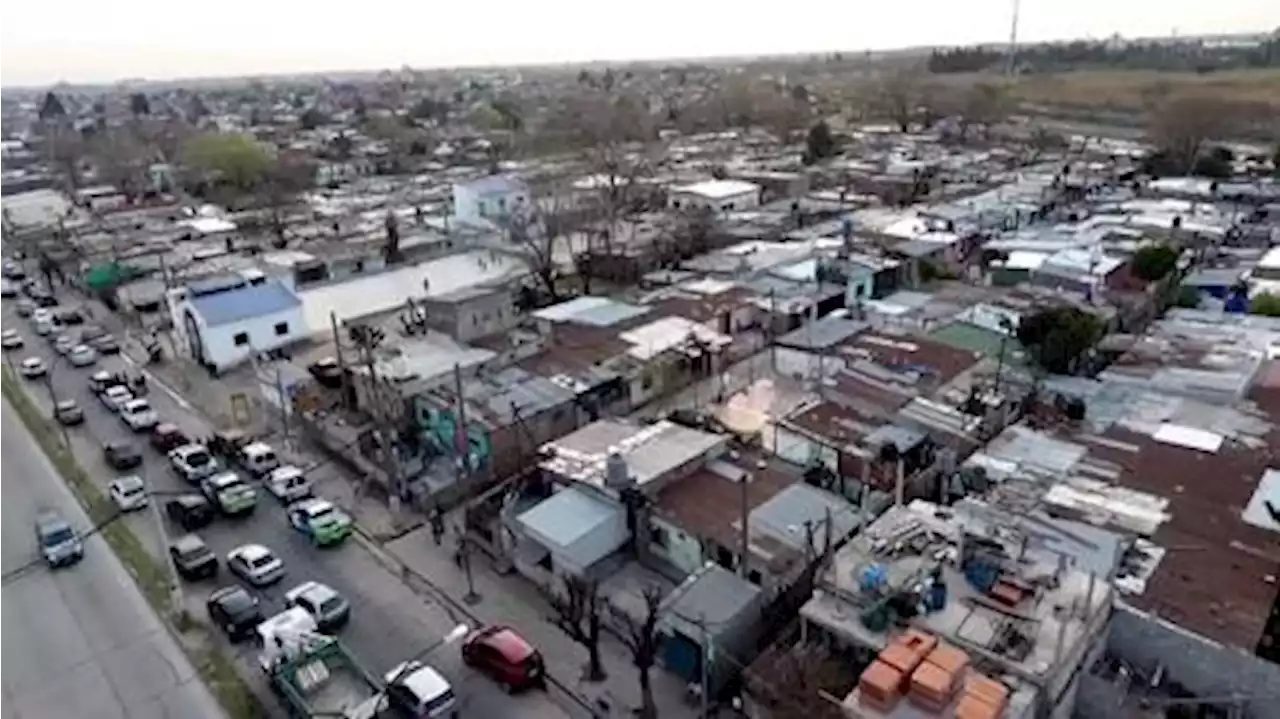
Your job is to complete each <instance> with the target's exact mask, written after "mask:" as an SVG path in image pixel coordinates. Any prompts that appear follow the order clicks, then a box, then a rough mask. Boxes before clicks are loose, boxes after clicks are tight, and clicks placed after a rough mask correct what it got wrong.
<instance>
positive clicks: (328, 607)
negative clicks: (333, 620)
mask: <svg viewBox="0 0 1280 719" xmlns="http://www.w3.org/2000/svg"><path fill="white" fill-rule="evenodd" d="M343 604H344V603H343V601H342V598H341V597H329V598H328V599H326V600H324V601H323V602H320V613H321V614H333V613H334V612H338V611H341V610H342V607H343Z"/></svg>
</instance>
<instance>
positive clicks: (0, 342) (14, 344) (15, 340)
mask: <svg viewBox="0 0 1280 719" xmlns="http://www.w3.org/2000/svg"><path fill="white" fill-rule="evenodd" d="M24 345H26V342H25V341H24V340H23V339H22V335H20V334H18V331H17V330H5V331H4V334H3V335H0V347H3V348H5V349H7V350H16V349H20V348H21V347H23V346H24Z"/></svg>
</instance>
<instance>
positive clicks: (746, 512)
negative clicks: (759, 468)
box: [738, 473, 751, 579]
mask: <svg viewBox="0 0 1280 719" xmlns="http://www.w3.org/2000/svg"><path fill="white" fill-rule="evenodd" d="M749 481H751V474H750V473H746V474H743V475H742V479H740V480H738V485H739V488H740V493H739V495H738V499H739V501H740V502H741V503H742V507H741V509H742V558H741V559H739V560H738V574H739V575H740V576H741V577H742V578H743V579H746V578H747V571H748V569H747V564H749V562H748V558H749V557H750V556H751V540H750V538H749V537H750V531H749V528H748V527H747V519H748V517H749V516H750V514H751V503H750V501H748V495H747V483H748V482H749Z"/></svg>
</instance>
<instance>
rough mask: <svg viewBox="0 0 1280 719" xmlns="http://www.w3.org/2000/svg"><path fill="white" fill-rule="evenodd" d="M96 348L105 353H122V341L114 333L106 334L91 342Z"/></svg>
mask: <svg viewBox="0 0 1280 719" xmlns="http://www.w3.org/2000/svg"><path fill="white" fill-rule="evenodd" d="M90 344H91V345H92V346H93V348H94V349H96V350H98V352H99V353H101V354H104V355H118V354H120V343H119V342H117V341H116V338H115V337H114V336H112V335H109V334H106V335H102V336H101V337H98V338H97V339H95V340H93V342H91V343H90Z"/></svg>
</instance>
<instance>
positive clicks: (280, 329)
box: [276, 322, 289, 337]
mask: <svg viewBox="0 0 1280 719" xmlns="http://www.w3.org/2000/svg"><path fill="white" fill-rule="evenodd" d="M287 334H289V323H288V322H277V323H276V337H281V336H284V335H287Z"/></svg>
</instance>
